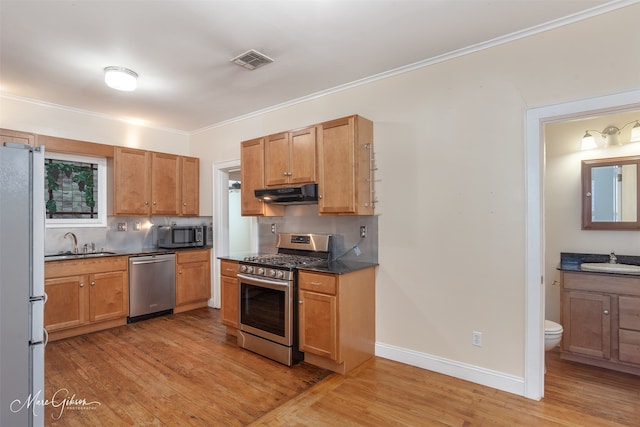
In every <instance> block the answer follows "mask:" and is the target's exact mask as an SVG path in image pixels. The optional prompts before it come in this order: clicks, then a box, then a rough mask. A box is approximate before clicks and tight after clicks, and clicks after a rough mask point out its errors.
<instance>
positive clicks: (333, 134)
mask: <svg viewBox="0 0 640 427" xmlns="http://www.w3.org/2000/svg"><path fill="white" fill-rule="evenodd" d="M354 129H355V126H354V118H353V117H347V118H344V119H338V120H333V121H331V122H327V123H323V124H322V125H321V131H320V135H319V138H318V160H319V163H320V168H319V169H320V170H319V177H318V212H319V213H353V212H355V211H356V196H355V190H356V183H355V172H354V168H355V166H356V159H355V139H354V138H355V135H354Z"/></svg>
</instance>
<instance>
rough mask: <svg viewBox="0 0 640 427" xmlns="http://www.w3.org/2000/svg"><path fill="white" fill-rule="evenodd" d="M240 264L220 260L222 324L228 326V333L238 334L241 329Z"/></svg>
mask: <svg viewBox="0 0 640 427" xmlns="http://www.w3.org/2000/svg"><path fill="white" fill-rule="evenodd" d="M237 271H238V263H237V262H236V261H229V260H220V299H221V304H220V322H221V323H222V324H223V325H225V326H228V327H229V328H227V332H228V333H230V334H231V335H235V334H236V329H238V328H239V327H240V319H239V318H238V308H239V307H238V304H239V298H240V290H239V289H238V287H239V284H238V278H237V277H236V273H237Z"/></svg>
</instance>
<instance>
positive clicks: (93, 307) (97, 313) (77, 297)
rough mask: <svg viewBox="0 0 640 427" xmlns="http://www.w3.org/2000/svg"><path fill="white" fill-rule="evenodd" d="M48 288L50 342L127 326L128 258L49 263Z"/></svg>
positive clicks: (47, 306)
mask: <svg viewBox="0 0 640 427" xmlns="http://www.w3.org/2000/svg"><path fill="white" fill-rule="evenodd" d="M44 285H45V292H46V293H47V297H48V298H47V302H46V304H45V307H44V326H45V328H46V329H47V331H48V332H49V340H50V341H55V340H56V339H61V338H66V337H70V336H74V335H80V334H84V333H88V332H94V331H99V330H102V329H107V328H111V327H114V326H119V325H124V324H126V322H127V315H128V314H129V281H128V258H127V257H108V258H99V259H96V258H90V259H83V260H71V261H50V262H46V263H45V281H44Z"/></svg>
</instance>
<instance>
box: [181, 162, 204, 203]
mask: <svg viewBox="0 0 640 427" xmlns="http://www.w3.org/2000/svg"><path fill="white" fill-rule="evenodd" d="M180 179H181V184H180V190H181V191H180V195H181V197H182V203H181V204H180V215H191V216H198V215H199V214H200V159H198V158H196V157H180Z"/></svg>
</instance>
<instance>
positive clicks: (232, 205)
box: [212, 160, 258, 308]
mask: <svg viewBox="0 0 640 427" xmlns="http://www.w3.org/2000/svg"><path fill="white" fill-rule="evenodd" d="M212 188H213V221H214V227H215V228H214V230H215V231H214V240H213V260H214V262H213V264H212V267H213V268H212V275H213V278H214V280H213V292H212V298H213V306H214V307H216V308H219V307H220V262H219V260H218V257H221V256H229V255H238V254H242V253H251V252H256V251H257V245H258V242H257V240H256V236H257V235H258V234H257V221H256V218H255V217H243V216H242V215H241V212H240V196H241V193H240V191H241V188H242V182H241V181H240V160H232V161H228V162H222V163H216V164H214V165H213V186H212Z"/></svg>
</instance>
